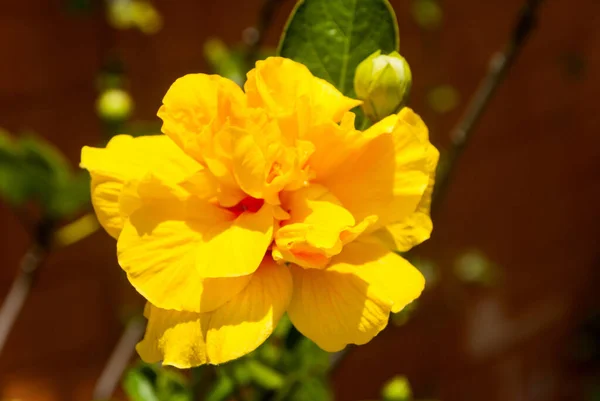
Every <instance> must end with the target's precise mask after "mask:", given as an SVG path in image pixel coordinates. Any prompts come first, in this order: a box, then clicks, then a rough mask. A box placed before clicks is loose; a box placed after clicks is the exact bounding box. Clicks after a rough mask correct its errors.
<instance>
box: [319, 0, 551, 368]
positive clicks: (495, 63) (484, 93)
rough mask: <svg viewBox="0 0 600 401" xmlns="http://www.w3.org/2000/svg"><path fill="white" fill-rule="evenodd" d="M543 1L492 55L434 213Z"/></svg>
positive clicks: (460, 129) (527, 8)
mask: <svg viewBox="0 0 600 401" xmlns="http://www.w3.org/2000/svg"><path fill="white" fill-rule="evenodd" d="M542 2H543V0H527V1H526V2H525V5H524V7H523V8H522V9H521V12H520V13H519V16H518V18H517V21H516V24H515V26H514V29H513V31H512V34H511V38H510V40H509V42H508V45H507V46H506V48H505V49H504V51H502V52H498V53H496V54H494V55H493V56H492V59H491V60H490V65H489V68H488V71H487V73H486V75H485V76H484V77H483V80H482V81H481V83H480V84H479V87H478V88H477V90H476V91H475V93H474V94H473V96H472V98H471V101H470V102H469V104H468V106H467V108H466V110H465V112H464V114H463V116H462V117H461V119H460V120H459V122H458V124H457V125H456V127H455V128H454V129H453V130H452V132H451V133H450V140H451V142H452V145H451V147H450V150H448V153H447V155H446V166H447V167H446V169H445V170H444V171H442V172H441V173H439V174H438V177H437V178H436V187H435V192H434V196H433V203H432V211H437V210H439V205H440V204H441V203H442V200H443V199H444V197H445V194H446V192H447V188H448V185H449V183H450V181H451V180H450V179H451V177H452V174H453V173H454V170H455V168H456V164H457V161H458V159H459V157H460V156H461V154H462V153H463V151H464V149H465V146H466V145H467V143H468V141H469V139H470V138H471V136H472V134H473V132H474V130H473V129H474V127H475V125H476V124H477V122H478V121H479V119H480V118H481V116H482V115H483V113H484V112H485V111H486V109H487V106H488V105H489V103H490V101H491V100H492V98H493V96H494V94H495V93H496V89H498V87H499V86H500V84H501V83H502V82H503V81H504V78H505V77H506V74H507V72H508V70H509V69H510V67H511V66H512V65H513V64H514V62H515V60H516V58H517V57H518V56H519V54H520V53H521V50H522V49H523V45H524V44H525V42H526V41H527V38H528V37H529V35H530V34H531V32H532V30H533V28H534V27H535V26H536V23H537V13H538V10H539V6H540V5H541V4H542ZM347 355H348V349H345V350H343V351H340V352H339V353H337V354H335V355H334V356H333V357H332V362H331V372H332V373H333V372H335V370H336V369H337V368H338V367H339V366H340V365H341V362H342V361H343V360H344V359H345V358H346V356H347Z"/></svg>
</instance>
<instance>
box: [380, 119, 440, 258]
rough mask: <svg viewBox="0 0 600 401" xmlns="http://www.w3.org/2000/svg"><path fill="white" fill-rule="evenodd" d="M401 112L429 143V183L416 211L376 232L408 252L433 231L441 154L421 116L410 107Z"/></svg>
mask: <svg viewBox="0 0 600 401" xmlns="http://www.w3.org/2000/svg"><path fill="white" fill-rule="evenodd" d="M400 114H401V115H405V117H404V119H405V120H406V121H407V122H408V123H410V124H412V125H414V126H415V127H416V129H417V132H418V133H420V139H421V141H423V142H424V143H425V144H426V145H427V149H426V159H427V161H426V163H427V170H428V173H429V182H428V184H427V189H426V190H425V193H424V194H423V198H421V201H420V202H419V204H418V205H417V210H415V212H413V213H411V214H410V215H409V216H408V217H406V218H405V219H404V220H402V221H401V222H399V223H395V224H390V225H388V226H386V227H384V228H382V229H381V230H378V231H377V232H376V233H375V234H376V235H377V236H378V237H379V238H380V239H382V240H383V241H384V243H385V244H386V245H387V246H389V247H390V248H391V249H395V250H397V251H400V252H406V251H408V250H410V249H411V248H412V247H414V246H416V245H419V244H420V243H422V242H423V241H425V240H427V239H429V237H430V235H431V231H432V230H433V223H432V221H431V216H430V208H431V196H432V194H433V188H434V185H435V172H436V167H437V163H438V159H439V156H440V154H439V152H438V150H437V149H436V148H435V147H434V146H433V145H431V144H430V143H429V135H428V131H427V127H426V126H425V124H424V123H423V121H422V120H421V119H420V118H417V117H416V115H415V114H414V113H411V112H410V111H409V110H408V109H404V110H402V111H401V112H400Z"/></svg>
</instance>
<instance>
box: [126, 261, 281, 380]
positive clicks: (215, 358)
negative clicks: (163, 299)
mask: <svg viewBox="0 0 600 401" xmlns="http://www.w3.org/2000/svg"><path fill="white" fill-rule="evenodd" d="M251 277H252V279H251V280H250V282H249V283H248V285H247V286H246V287H245V288H244V290H242V291H241V292H240V293H239V294H238V295H236V296H235V297H234V298H232V299H231V300H230V301H229V302H228V303H226V304H225V305H223V306H222V307H220V308H219V309H217V310H215V311H214V312H208V313H190V312H177V311H170V310H165V309H160V308H157V307H155V306H152V305H149V304H148V305H149V307H148V308H147V311H148V312H149V313H147V317H148V326H147V329H146V335H145V336H144V339H143V340H142V341H141V342H140V343H139V344H138V346H137V350H138V352H139V354H140V356H141V357H142V359H143V360H144V361H146V362H150V363H154V362H158V361H161V360H162V361H163V363H164V364H165V365H172V366H176V367H178V368H190V367H193V366H198V365H202V364H205V363H212V364H220V363H224V362H227V361H230V360H232V359H235V358H239V357H241V356H243V355H245V354H247V353H249V352H252V351H253V350H255V349H256V348H257V347H258V346H259V345H260V344H262V343H263V342H264V341H265V340H266V339H267V338H268V337H269V335H271V333H272V332H273V329H274V328H275V327H276V326H277V322H278V321H279V319H280V318H281V316H282V315H283V313H284V311H285V309H286V307H287V305H288V303H289V300H290V297H291V291H292V281H291V276H290V273H289V271H288V270H287V269H286V268H284V267H282V266H278V265H276V264H275V263H273V262H272V261H265V262H263V263H262V264H261V267H260V268H259V269H258V270H257V271H256V273H254V274H253V275H252V276H251Z"/></svg>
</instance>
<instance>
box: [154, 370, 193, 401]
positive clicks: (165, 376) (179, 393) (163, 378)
mask: <svg viewBox="0 0 600 401" xmlns="http://www.w3.org/2000/svg"><path fill="white" fill-rule="evenodd" d="M156 393H157V395H158V398H159V400H161V401H192V391H191V389H190V387H189V384H188V382H187V380H186V379H185V377H184V376H182V375H181V374H180V373H178V372H175V371H172V370H167V369H164V368H163V369H160V373H159V374H158V377H157V379H156Z"/></svg>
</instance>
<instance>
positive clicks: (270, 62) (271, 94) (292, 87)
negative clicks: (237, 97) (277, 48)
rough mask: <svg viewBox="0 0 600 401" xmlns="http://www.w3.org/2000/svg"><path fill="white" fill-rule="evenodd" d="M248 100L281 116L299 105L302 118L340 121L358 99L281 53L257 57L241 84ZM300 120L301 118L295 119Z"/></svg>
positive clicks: (357, 102)
mask: <svg viewBox="0 0 600 401" xmlns="http://www.w3.org/2000/svg"><path fill="white" fill-rule="evenodd" d="M244 89H245V91H246V95H247V97H248V104H249V105H250V106H252V107H261V108H265V109H266V110H267V112H268V113H269V114H270V115H271V116H272V117H276V118H285V117H288V116H290V115H292V114H294V113H297V112H298V111H299V109H302V108H305V109H303V110H301V112H304V113H308V115H305V116H303V118H302V120H305V121H310V122H311V124H315V125H316V124H319V123H321V122H324V121H336V122H337V121H340V119H341V118H342V116H343V115H344V113H345V112H347V111H348V110H350V109H352V108H354V107H356V106H358V105H360V104H361V101H359V100H354V99H351V98H348V97H346V96H344V95H343V94H342V93H341V92H340V91H338V90H337V89H336V88H335V87H334V86H333V85H331V84H330V83H328V82H326V81H324V80H322V79H320V78H316V77H314V76H313V75H312V74H311V72H310V71H309V70H308V68H306V66H304V65H303V64H300V63H297V62H295V61H292V60H290V59H285V58H281V57H269V58H267V59H266V60H264V61H258V62H257V63H256V68H254V69H253V70H251V71H250V72H249V73H248V80H247V81H246V84H245V85H244ZM297 123H301V121H297Z"/></svg>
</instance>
